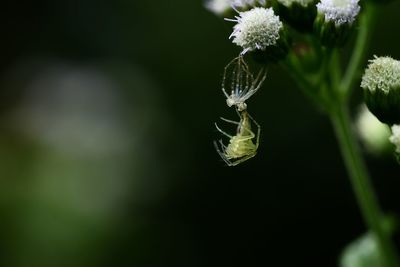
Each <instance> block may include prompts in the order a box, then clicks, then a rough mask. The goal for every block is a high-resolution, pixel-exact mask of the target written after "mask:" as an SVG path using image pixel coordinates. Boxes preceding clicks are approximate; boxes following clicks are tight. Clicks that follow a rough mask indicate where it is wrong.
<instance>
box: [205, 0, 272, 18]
mask: <svg viewBox="0 0 400 267" xmlns="http://www.w3.org/2000/svg"><path fill="white" fill-rule="evenodd" d="M266 2H267V1H266V0H207V1H206V2H205V7H206V8H207V9H208V10H210V11H211V12H212V13H214V14H216V15H223V14H225V13H226V12H227V11H229V10H231V9H232V8H239V9H243V8H252V7H255V6H257V5H263V6H264V5H265V4H266Z"/></svg>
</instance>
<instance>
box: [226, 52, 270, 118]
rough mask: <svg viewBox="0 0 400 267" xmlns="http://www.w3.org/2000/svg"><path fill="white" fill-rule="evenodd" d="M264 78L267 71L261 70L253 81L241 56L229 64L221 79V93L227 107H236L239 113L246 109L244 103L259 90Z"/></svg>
mask: <svg viewBox="0 0 400 267" xmlns="http://www.w3.org/2000/svg"><path fill="white" fill-rule="evenodd" d="M266 76H267V71H266V69H265V68H262V69H261V70H260V71H259V72H258V74H257V77H256V78H255V79H254V76H253V74H252V73H251V72H250V69H249V66H248V65H247V63H246V62H245V61H244V59H243V56H242V55H239V56H238V57H237V58H235V59H233V60H232V61H231V62H229V64H228V65H227V66H226V67H225V69H224V76H223V78H222V92H223V93H224V95H225V96H226V104H227V105H228V107H232V106H236V107H237V109H238V110H239V111H243V110H245V109H246V108H247V105H246V103H245V101H246V100H247V99H249V98H250V97H251V96H252V95H254V94H255V93H256V92H257V90H258V89H260V87H261V86H262V84H263V82H264V80H265V78H266ZM228 87H230V89H231V94H230V95H228V93H227V92H226V89H225V88H228Z"/></svg>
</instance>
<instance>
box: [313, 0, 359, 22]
mask: <svg viewBox="0 0 400 267" xmlns="http://www.w3.org/2000/svg"><path fill="white" fill-rule="evenodd" d="M358 1H359V0H321V1H320V2H319V3H318V4H317V9H318V13H321V14H323V15H324V16H325V20H326V21H333V22H335V24H336V25H337V26H339V25H342V24H346V23H349V24H351V23H353V22H354V20H355V19H356V17H357V15H358V13H359V12H360V6H359V5H358Z"/></svg>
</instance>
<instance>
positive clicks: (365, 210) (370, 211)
mask: <svg viewBox="0 0 400 267" xmlns="http://www.w3.org/2000/svg"><path fill="white" fill-rule="evenodd" d="M330 118H331V121H332V124H333V127H334V129H335V132H336V136H337V139H338V142H339V145H340V149H341V152H342V156H343V159H344V161H345V164H346V167H347V171H348V173H349V175H350V180H351V184H352V186H353V190H354V193H355V195H356V198H357V202H358V205H359V207H360V208H361V212H362V215H363V217H364V220H365V222H366V224H367V225H368V227H369V229H370V230H371V232H372V233H374V234H375V237H376V240H377V243H378V247H379V249H380V254H381V255H382V258H383V260H384V261H385V262H384V264H385V265H384V266H387V267H399V264H398V260H397V255H396V250H395V248H394V245H393V243H392V241H391V239H390V237H389V236H388V235H387V234H386V233H385V231H384V229H383V227H382V223H381V218H382V212H381V210H380V207H379V205H378V202H377V199H376V196H375V192H374V190H373V186H372V184H371V181H370V178H369V175H368V173H367V171H366V167H365V163H364V162H363V160H362V156H361V154H360V150H359V147H358V144H357V140H356V138H355V136H354V134H353V131H352V127H351V121H350V116H349V112H348V109H347V107H346V103H345V102H343V103H341V104H340V105H339V106H338V108H337V109H335V110H332V111H331V112H330Z"/></svg>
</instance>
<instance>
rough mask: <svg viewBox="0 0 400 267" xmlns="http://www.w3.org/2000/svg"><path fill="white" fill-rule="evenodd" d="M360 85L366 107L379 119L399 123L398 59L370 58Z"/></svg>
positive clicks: (399, 62) (399, 84)
mask: <svg viewBox="0 0 400 267" xmlns="http://www.w3.org/2000/svg"><path fill="white" fill-rule="evenodd" d="M361 87H362V88H363V89H364V99H365V102H366V103H367V106H368V108H369V109H370V110H371V111H372V113H374V115H375V116H376V117H377V118H378V119H379V120H380V121H382V122H384V123H387V124H390V125H392V124H400V61H398V60H395V59H393V58H391V57H375V58H374V59H373V60H370V64H369V65H368V68H367V69H366V70H365V73H364V76H363V77H362V81H361Z"/></svg>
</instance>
